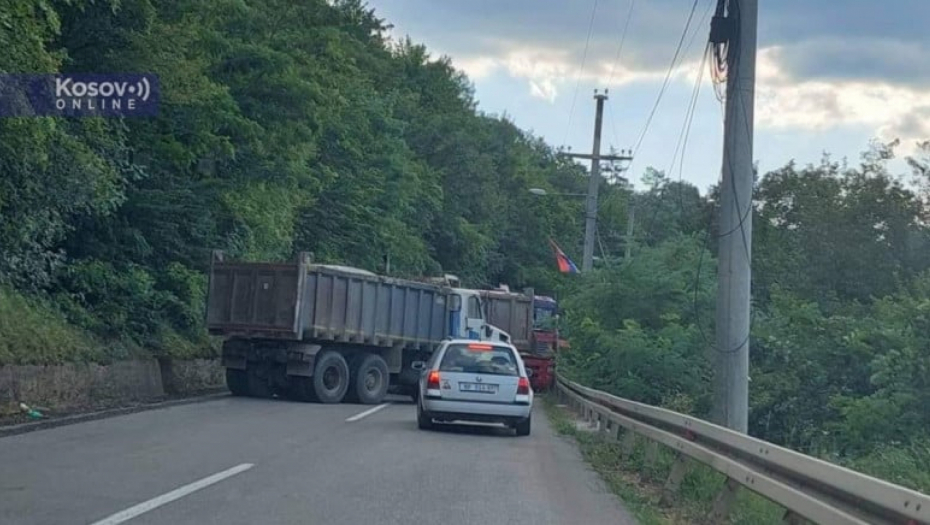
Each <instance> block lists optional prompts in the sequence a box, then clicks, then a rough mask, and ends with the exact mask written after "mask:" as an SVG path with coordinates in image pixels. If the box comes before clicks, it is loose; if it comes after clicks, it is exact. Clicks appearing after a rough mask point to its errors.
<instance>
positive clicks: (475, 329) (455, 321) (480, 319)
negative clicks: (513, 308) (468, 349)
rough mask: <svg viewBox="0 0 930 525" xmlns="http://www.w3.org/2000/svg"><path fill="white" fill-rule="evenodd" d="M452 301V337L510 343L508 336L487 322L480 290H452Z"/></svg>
mask: <svg viewBox="0 0 930 525" xmlns="http://www.w3.org/2000/svg"><path fill="white" fill-rule="evenodd" d="M452 301H453V305H452V308H450V313H449V316H450V319H449V322H450V326H449V334H450V335H451V336H452V337H456V338H461V339H473V340H480V341H495V342H500V343H508V344H509V343H510V339H511V338H510V334H508V333H507V332H505V331H503V330H501V329H500V328H498V327H496V326H493V325H491V324H489V323H488V322H487V319H486V318H485V314H484V312H485V305H484V303H483V300H482V298H481V291H480V290H470V289H467V288H453V289H452Z"/></svg>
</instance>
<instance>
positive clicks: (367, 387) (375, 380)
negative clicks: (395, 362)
mask: <svg viewBox="0 0 930 525" xmlns="http://www.w3.org/2000/svg"><path fill="white" fill-rule="evenodd" d="M390 383H391V374H390V372H388V366H387V362H386V361H385V360H384V358H382V357H381V356H380V355H378V354H365V355H363V356H361V357H360V358H359V359H358V360H357V362H356V363H354V366H353V367H352V378H351V383H350V385H351V388H350V391H349V395H348V396H347V397H348V398H349V399H350V400H352V401H355V402H358V403H362V404H364V405H377V404H379V403H381V402H382V401H384V397H385V396H387V391H388V387H389V386H390Z"/></svg>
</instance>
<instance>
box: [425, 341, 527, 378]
mask: <svg viewBox="0 0 930 525" xmlns="http://www.w3.org/2000/svg"><path fill="white" fill-rule="evenodd" d="M439 371H440V372H463V373H466V374H492V375H502V376H516V375H520V369H519V368H518V367H517V360H516V358H515V357H514V354H513V350H511V349H510V348H507V347H505V346H493V345H486V344H480V343H475V344H469V345H451V346H449V348H448V349H447V350H446V352H445V354H443V356H442V362H440V363H439Z"/></svg>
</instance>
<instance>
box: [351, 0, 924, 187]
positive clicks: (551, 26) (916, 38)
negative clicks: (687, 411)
mask: <svg viewBox="0 0 930 525" xmlns="http://www.w3.org/2000/svg"><path fill="white" fill-rule="evenodd" d="M632 1H634V2H635V4H634V5H633V10H632V17H631V19H630V23H629V29H628V31H627V34H626V39H625V42H624V45H623V48H622V51H621V52H620V56H619V61H617V60H615V59H616V57H617V52H618V47H619V44H620V41H621V34H622V32H623V31H622V30H623V26H624V24H625V22H626V18H627V13H629V12H630V6H631V3H630V2H631V0H597V1H595V0H572V1H568V0H468V1H465V0H369V5H370V6H371V7H373V8H374V9H375V11H376V13H377V14H378V15H379V16H381V17H382V18H385V19H386V20H387V22H389V23H391V24H393V25H394V29H393V31H392V35H393V36H394V37H395V38H403V37H404V36H407V35H409V36H410V38H411V39H412V40H413V41H414V42H416V43H422V44H425V45H426V46H427V47H428V48H429V49H430V50H431V51H432V52H433V54H434V56H440V55H448V56H450V57H451V58H452V61H453V64H454V65H455V66H456V67H457V68H459V69H461V70H463V71H465V72H466V73H467V75H468V76H469V78H470V79H471V81H472V82H473V83H474V85H475V90H476V95H477V98H478V101H479V108H480V109H481V110H483V111H485V112H488V113H497V114H501V113H505V112H506V114H508V115H509V116H510V117H511V118H512V119H513V120H514V121H515V122H516V124H517V125H518V126H520V127H521V128H523V129H526V130H529V131H532V132H533V133H534V134H536V135H538V136H541V137H543V138H545V140H546V141H547V142H548V143H550V144H552V145H567V146H570V147H571V148H572V150H573V151H584V152H589V151H590V150H591V146H592V132H593V122H594V99H593V94H594V89H600V90H603V89H604V88H608V89H609V99H608V100H607V103H606V110H605V123H604V138H603V142H604V147H605V148H606V147H609V146H611V145H612V146H614V147H616V148H618V149H627V148H632V147H633V146H634V145H635V143H636V141H637V138H638V137H639V135H640V133H641V131H642V130H643V128H644V125H645V123H646V120H647V117H648V115H649V111H650V110H651V108H652V106H653V104H654V102H655V99H656V97H657V95H658V93H659V89H660V87H661V85H662V81H663V79H664V77H665V74H666V71H667V70H668V66H669V64H670V62H671V59H672V55H673V53H674V51H675V48H676V46H677V44H678V40H679V39H680V38H681V34H682V30H683V29H684V27H685V22H686V20H687V19H688V15H689V12H690V11H691V6H692V4H693V0H632ZM714 3H715V0H698V7H697V9H696V13H695V15H694V20H693V22H692V26H691V29H690V31H689V33H688V36H687V37H686V40H685V46H686V47H687V46H688V44H689V43H691V46H690V48H688V49H687V52H686V54H685V55H684V56H683V58H682V60H681V64H680V66H679V67H678V68H677V69H676V70H675V71H674V74H673V76H672V79H671V81H670V83H669V86H668V88H667V90H666V92H665V94H664V96H663V98H662V102H661V104H660V106H659V108H658V111H657V112H656V115H655V117H654V118H653V121H652V123H651V125H650V126H649V129H648V133H647V134H646V136H645V138H644V140H643V142H642V146H641V148H640V149H639V150H638V154H637V156H636V160H635V161H634V164H633V166H632V169H631V173H630V176H631V177H630V178H632V179H634V181H636V182H638V179H639V177H640V175H641V174H642V170H643V169H644V168H645V167H647V166H653V167H655V168H657V169H660V170H663V171H666V172H669V174H670V176H671V177H672V178H673V179H677V178H678V177H679V165H678V163H676V164H675V165H674V168H673V167H672V162H673V154H674V151H675V145H676V143H677V142H678V137H679V134H680V132H681V129H682V126H683V124H684V121H685V116H686V114H687V108H688V104H689V100H690V98H691V94H692V92H693V89H694V85H695V80H696V78H697V75H698V72H699V71H700V67H699V65H700V59H701V55H702V52H703V49H704V42H706V38H707V33H708V31H709V24H710V21H709V16H710V15H708V18H707V19H704V18H703V17H704V16H705V13H709V12H710V14H712V12H711V11H712V7H713V5H712V4H714ZM760 4H761V6H760V11H759V55H758V66H757V68H758V69H757V75H758V76H757V84H756V106H755V107H756V135H755V157H756V159H757V161H758V162H759V164H760V167H761V169H762V170H763V172H765V171H768V170H771V169H775V168H777V167H780V166H782V165H783V164H785V163H786V162H788V161H790V160H791V159H795V160H797V161H798V162H800V163H803V164H806V163H809V162H817V161H818V160H819V159H820V158H821V156H822V154H823V152H825V151H826V152H829V153H831V154H832V155H833V156H834V157H835V158H842V157H848V158H849V159H850V160H851V161H856V160H858V156H859V153H860V152H861V151H862V150H864V149H865V148H866V147H867V146H868V143H869V140H870V139H873V138H878V139H882V140H887V139H891V138H900V139H901V140H902V147H901V148H900V149H899V150H898V151H899V154H901V155H904V154H907V153H908V152H910V151H912V150H913V144H914V143H915V141H917V140H925V139H930V32H928V31H927V30H926V21H927V20H930V0H898V1H897V2H894V3H891V4H889V3H885V2H877V1H875V0H762V1H760ZM595 5H596V10H595ZM592 12H594V13H595V16H594V24H593V30H592V35H591V39H590V44H589V46H588V51H587V56H586V58H585V61H584V62H585V66H584V71H583V72H582V73H581V74H580V77H579V70H580V66H581V63H582V58H583V56H584V54H585V52H584V50H585V40H586V36H587V34H588V27H589V22H590V20H591V15H592ZM702 20H703V21H702ZM692 35H694V39H693V40H692ZM578 78H580V82H578V83H577V86H578V88H577V97H575V96H574V95H575V93H576V79H578ZM698 95H699V96H698V102H697V105H696V109H695V112H694V117H693V121H692V124H691V132H690V135H689V139H688V149H687V151H686V154H685V156H684V161H685V162H684V168H683V170H682V172H681V176H682V178H683V179H684V180H687V181H689V182H691V183H693V184H696V185H697V186H698V187H699V188H701V190H702V192H703V191H704V190H706V189H707V188H708V187H709V186H710V185H711V184H713V183H714V182H715V181H716V180H717V179H718V177H719V173H720V162H721V148H722V136H723V125H722V122H723V120H722V115H723V111H722V107H721V105H720V103H719V102H718V101H717V99H716V97H715V95H714V90H713V87H712V84H711V83H710V79H709V76H708V74H707V70H706V68H705V71H704V74H703V80H702V82H701V86H700V92H699V93H698ZM573 99H574V110H572V106H573ZM893 167H894V168H896V170H900V171H901V172H902V173H903V172H904V167H903V166H902V165H901V163H897V162H896V163H894V164H893Z"/></svg>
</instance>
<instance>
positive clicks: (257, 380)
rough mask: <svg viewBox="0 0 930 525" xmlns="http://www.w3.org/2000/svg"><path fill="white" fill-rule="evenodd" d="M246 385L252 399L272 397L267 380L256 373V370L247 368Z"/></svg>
mask: <svg viewBox="0 0 930 525" xmlns="http://www.w3.org/2000/svg"><path fill="white" fill-rule="evenodd" d="M245 373H246V377H247V381H246V382H247V383H248V385H249V395H251V396H253V397H261V398H269V397H271V395H272V391H271V385H270V384H268V379H267V378H266V377H263V376H262V375H260V374H259V373H258V369H257V368H252V367H250V368H248V369H247V370H246V371H245Z"/></svg>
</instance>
